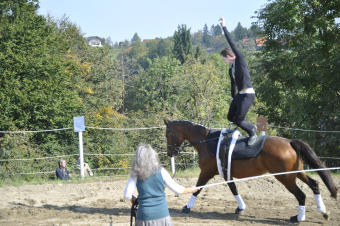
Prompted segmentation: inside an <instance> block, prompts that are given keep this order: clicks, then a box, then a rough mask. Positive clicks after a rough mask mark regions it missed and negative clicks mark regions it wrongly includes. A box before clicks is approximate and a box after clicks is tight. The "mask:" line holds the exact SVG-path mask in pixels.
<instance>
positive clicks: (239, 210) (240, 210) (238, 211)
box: [235, 207, 244, 216]
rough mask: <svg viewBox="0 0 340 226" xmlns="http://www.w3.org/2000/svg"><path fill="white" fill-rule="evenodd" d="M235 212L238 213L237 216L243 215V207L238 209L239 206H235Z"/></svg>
mask: <svg viewBox="0 0 340 226" xmlns="http://www.w3.org/2000/svg"><path fill="white" fill-rule="evenodd" d="M235 214H237V215H239V216H242V215H244V209H240V208H238V207H237V208H236V210H235Z"/></svg>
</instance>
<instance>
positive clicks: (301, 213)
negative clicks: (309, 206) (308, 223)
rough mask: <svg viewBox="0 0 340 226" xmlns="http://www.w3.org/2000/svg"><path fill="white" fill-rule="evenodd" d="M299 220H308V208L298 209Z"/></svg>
mask: <svg viewBox="0 0 340 226" xmlns="http://www.w3.org/2000/svg"><path fill="white" fill-rule="evenodd" d="M297 220H298V221H304V220H306V207H305V206H299V207H298V215H297Z"/></svg>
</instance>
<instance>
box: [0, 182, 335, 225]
mask: <svg viewBox="0 0 340 226" xmlns="http://www.w3.org/2000/svg"><path fill="white" fill-rule="evenodd" d="M312 177H313V178H315V179H317V180H318V181H319V182H320V189H321V194H322V197H323V199H324V203H325V205H326V208H327V211H329V212H330V219H329V220H328V221H326V220H324V219H323V217H322V215H321V214H320V213H319V212H317V210H316V204H315V201H314V197H313V193H312V191H311V190H310V189H309V188H308V187H307V186H306V185H304V184H301V183H299V185H300V187H301V188H302V190H303V191H304V192H305V194H306V196H307V199H306V221H305V222H302V223H300V224H299V225H308V226H309V225H340V204H339V201H337V200H334V199H332V198H331V197H330V193H329V192H328V190H327V189H326V187H325V185H324V184H323V183H322V181H321V179H320V178H319V177H318V176H317V175H313V176H312ZM333 178H334V180H335V183H336V185H337V186H338V187H340V176H333ZM175 179H176V181H177V182H179V183H180V184H182V185H185V186H191V185H194V184H195V183H196V179H197V178H189V179H188V178H175ZM221 181H222V180H221V179H220V178H219V177H217V176H216V177H215V178H214V179H213V180H211V181H210V182H209V183H216V182H221ZM126 182H127V180H125V179H124V180H123V179H117V178H113V179H109V180H108V179H103V180H100V181H95V182H89V181H84V182H79V183H59V184H43V185H23V186H19V187H12V186H5V187H1V188H0V225H6V226H7V225H129V222H130V203H129V202H128V201H126V200H125V199H124V197H123V191H124V188H125V185H126ZM237 187H238V190H239V193H240V194H241V195H242V197H243V199H244V201H245V203H246V205H247V209H246V212H245V215H243V216H239V217H237V216H236V215H235V214H234V210H235V208H236V207H237V202H236V200H235V199H234V196H233V195H232V194H231V192H230V191H229V189H227V188H226V187H225V186H224V185H218V186H213V187H209V188H206V189H204V190H203V191H202V192H201V194H200V195H199V198H198V200H197V201H196V204H195V207H194V208H193V210H192V212H191V213H190V214H184V213H182V212H181V209H182V207H183V206H184V205H185V204H186V203H187V201H188V200H189V198H190V195H189V194H183V195H179V196H178V195H175V194H174V193H173V192H172V191H170V190H169V189H166V194H167V197H166V198H167V201H168V205H169V209H170V215H171V217H172V221H173V223H174V225H183V226H184V225H205V226H208V225H214V226H218V225H290V223H289V218H290V216H293V215H296V214H297V205H298V204H297V201H296V200H295V198H294V197H293V195H292V194H290V193H289V192H288V191H287V190H286V189H285V188H284V187H283V186H282V185H281V184H280V183H279V182H278V181H276V180H275V179H274V178H272V177H265V178H261V179H258V180H250V181H246V182H238V183H237Z"/></svg>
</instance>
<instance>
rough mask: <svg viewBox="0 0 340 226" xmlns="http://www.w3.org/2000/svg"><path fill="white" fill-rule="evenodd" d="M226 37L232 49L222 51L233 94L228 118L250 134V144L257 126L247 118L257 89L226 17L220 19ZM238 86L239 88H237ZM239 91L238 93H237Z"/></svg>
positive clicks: (253, 139) (253, 141)
mask: <svg viewBox="0 0 340 226" xmlns="http://www.w3.org/2000/svg"><path fill="white" fill-rule="evenodd" d="M219 20H220V21H221V26H222V29H223V32H224V35H225V37H226V38H227V41H228V43H229V45H230V47H231V49H228V48H226V49H224V50H222V52H221V56H222V59H223V60H224V62H225V63H226V64H228V65H231V67H230V69H229V76H230V80H231V96H232V98H233V100H232V102H231V104H230V107H229V112H228V116H227V117H228V120H229V121H231V122H234V123H235V124H236V125H238V126H239V127H241V128H242V129H243V130H245V131H246V132H247V133H248V134H249V139H248V145H252V144H254V143H255V141H256V137H257V136H256V133H255V131H256V126H254V125H253V124H251V123H250V122H248V121H247V120H245V118H246V115H247V113H248V111H249V108H250V106H251V105H252V104H253V103H254V100H255V91H254V89H253V86H252V83H251V81H250V75H249V70H248V65H247V62H246V59H245V56H244V55H243V54H242V53H241V51H240V50H239V49H238V48H237V46H236V45H235V43H234V42H233V40H232V39H231V36H230V34H229V32H228V30H227V28H226V25H225V21H224V18H223V17H221V18H220V19H219ZM236 88H237V90H236ZM237 91H238V93H237Z"/></svg>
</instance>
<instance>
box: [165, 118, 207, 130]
mask: <svg viewBox="0 0 340 226" xmlns="http://www.w3.org/2000/svg"><path fill="white" fill-rule="evenodd" d="M171 123H173V124H181V125H185V126H192V127H195V129H198V130H202V131H206V130H209V131H210V129H209V128H207V127H205V126H203V125H201V124H198V123H195V122H190V121H187V120H175V121H172V122H171Z"/></svg>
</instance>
